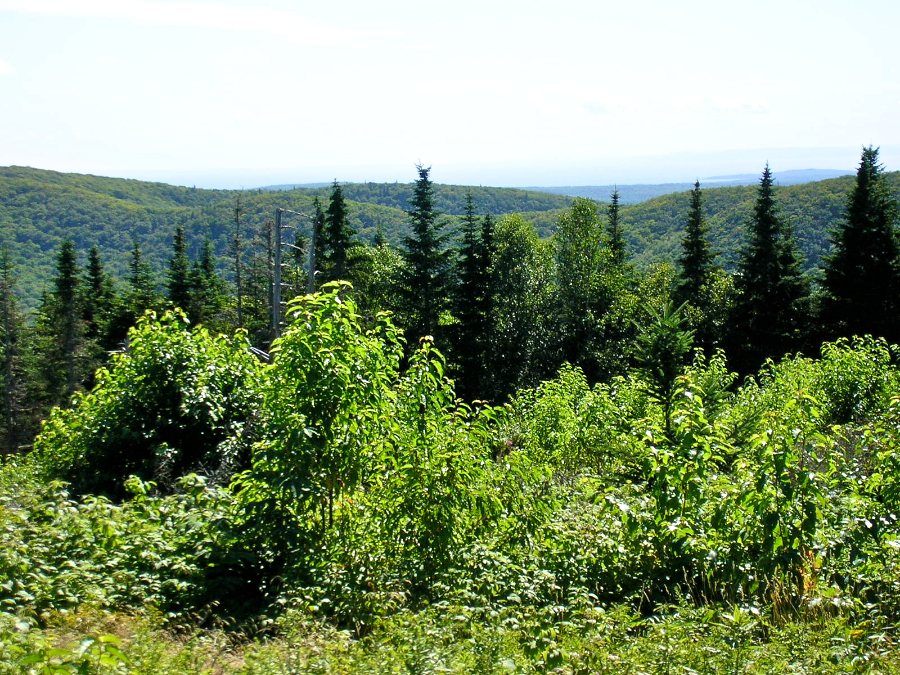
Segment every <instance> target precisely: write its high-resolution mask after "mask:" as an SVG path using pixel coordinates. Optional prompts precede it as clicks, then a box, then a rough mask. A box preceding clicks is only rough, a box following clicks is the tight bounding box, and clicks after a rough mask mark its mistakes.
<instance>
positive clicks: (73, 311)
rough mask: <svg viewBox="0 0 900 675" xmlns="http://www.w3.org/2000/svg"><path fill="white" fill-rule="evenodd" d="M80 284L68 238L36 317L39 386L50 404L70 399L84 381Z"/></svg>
mask: <svg viewBox="0 0 900 675" xmlns="http://www.w3.org/2000/svg"><path fill="white" fill-rule="evenodd" d="M80 283H81V278H80V276H79V270H78V264H77V261H76V254H75V244H74V243H73V242H72V241H71V240H70V239H66V240H65V241H63V242H62V244H61V245H60V248H59V253H58V254H57V256H56V274H55V276H54V277H53V281H52V284H51V289H50V292H49V293H45V294H44V296H43V298H42V300H41V305H40V307H39V309H38V317H37V320H36V331H37V343H38V344H37V353H38V362H37V365H38V370H39V374H38V377H39V379H40V385H39V386H40V389H41V391H42V392H43V394H44V401H45V402H46V403H48V404H49V405H59V404H62V403H64V402H65V401H67V400H68V399H69V397H71V395H72V394H73V393H74V392H75V390H76V388H77V386H78V385H79V383H80V380H81V375H82V372H81V368H80V365H81V363H80V361H81V360H82V356H83V347H84V321H83V319H82V311H81V306H80V299H81V295H80V293H79V285H80Z"/></svg>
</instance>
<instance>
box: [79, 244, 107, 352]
mask: <svg viewBox="0 0 900 675" xmlns="http://www.w3.org/2000/svg"><path fill="white" fill-rule="evenodd" d="M82 291H83V293H82V300H81V306H82V316H83V318H84V322H85V336H86V337H87V338H88V339H91V340H97V341H98V342H99V343H100V344H101V345H102V344H103V338H104V335H105V331H106V324H107V323H108V321H109V320H110V313H111V312H112V310H113V304H114V302H115V289H114V286H113V280H112V278H110V276H109V275H108V274H107V273H106V270H104V269H103V261H102V260H101V259H100V251H99V250H98V249H97V247H96V246H92V247H91V250H90V252H89V253H88V263H87V267H86V268H85V274H84V283H83V284H82Z"/></svg>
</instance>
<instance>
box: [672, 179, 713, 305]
mask: <svg viewBox="0 0 900 675" xmlns="http://www.w3.org/2000/svg"><path fill="white" fill-rule="evenodd" d="M715 258H716V254H715V253H713V252H712V247H711V246H710V243H709V228H708V227H707V225H706V221H705V219H704V218H703V196H702V194H701V192H700V181H699V180H698V181H697V182H695V183H694V189H693V190H692V191H691V206H690V210H689V211H688V216H687V225H686V227H685V229H684V238H683V239H682V240H681V257H680V258H679V259H678V264H679V271H678V287H677V291H676V299H677V302H678V304H679V305H680V304H682V303H685V302H688V303H690V304H691V305H693V306H694V307H700V306H701V305H702V304H703V303H702V299H701V291H702V289H703V287H704V286H705V285H706V284H707V283H709V279H710V275H711V274H712V272H713V270H714V269H715V264H714V261H715Z"/></svg>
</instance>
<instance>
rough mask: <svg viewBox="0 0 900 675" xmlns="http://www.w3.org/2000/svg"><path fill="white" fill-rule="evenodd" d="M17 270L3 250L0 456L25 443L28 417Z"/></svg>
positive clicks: (0, 271) (0, 273) (0, 263)
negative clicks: (25, 406)
mask: <svg viewBox="0 0 900 675" xmlns="http://www.w3.org/2000/svg"><path fill="white" fill-rule="evenodd" d="M15 283H16V278H15V269H14V266H13V263H12V260H11V259H10V256H9V251H7V250H6V249H5V248H4V249H3V250H2V251H0V349H2V350H3V360H2V364H0V387H2V396H3V418H2V420H0V455H2V454H10V453H13V452H16V451H17V450H18V448H19V447H20V446H21V445H22V444H23V442H24V440H25V438H26V436H27V429H28V421H29V416H28V415H27V413H26V412H25V410H23V407H24V403H25V400H26V396H27V373H26V372H25V359H24V358H23V356H24V355H23V350H24V346H25V345H24V340H23V337H24V332H25V321H24V317H23V316H22V313H21V311H20V310H19V303H18V301H17V299H16V292H15Z"/></svg>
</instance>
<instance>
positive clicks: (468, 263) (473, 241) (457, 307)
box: [454, 193, 492, 399]
mask: <svg viewBox="0 0 900 675" xmlns="http://www.w3.org/2000/svg"><path fill="white" fill-rule="evenodd" d="M478 220H479V219H478V217H477V216H476V215H475V201H474V199H473V198H472V195H471V193H469V195H468V196H467V200H466V212H465V215H464V216H463V219H462V241H461V244H460V248H459V254H458V256H457V263H456V270H457V272H456V275H457V279H458V284H457V287H456V295H455V298H454V313H455V315H456V318H457V320H458V321H459V325H458V326H457V330H456V334H455V338H456V339H455V340H454V342H455V345H454V351H455V354H456V360H457V361H458V363H459V367H460V374H459V377H458V378H457V381H456V383H457V394H458V395H459V396H461V397H463V398H465V399H472V398H477V397H480V396H482V395H483V394H482V393H481V391H482V387H481V384H482V380H483V378H482V371H483V369H484V365H485V358H484V356H485V350H486V347H487V337H488V336H487V327H488V324H487V321H488V317H487V316H486V314H485V301H486V299H487V297H488V296H489V291H488V287H487V283H488V276H487V268H488V267H489V265H490V261H489V260H486V257H487V256H489V255H490V252H489V250H485V248H484V243H483V234H484V233H483V231H482V230H481V229H480V228H479V222H478ZM489 236H492V235H489Z"/></svg>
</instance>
